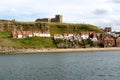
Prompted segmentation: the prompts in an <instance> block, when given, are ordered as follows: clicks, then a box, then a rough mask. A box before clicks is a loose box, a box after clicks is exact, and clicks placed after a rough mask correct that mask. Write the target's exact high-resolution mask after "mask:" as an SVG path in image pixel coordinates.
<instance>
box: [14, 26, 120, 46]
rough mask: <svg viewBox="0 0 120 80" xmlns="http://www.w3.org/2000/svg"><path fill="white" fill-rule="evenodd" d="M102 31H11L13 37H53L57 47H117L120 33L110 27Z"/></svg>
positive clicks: (119, 42)
mask: <svg viewBox="0 0 120 80" xmlns="http://www.w3.org/2000/svg"><path fill="white" fill-rule="evenodd" d="M103 31H104V32H103V33H96V32H79V33H63V34H54V35H53V36H51V34H50V31H49V30H48V31H45V32H42V31H38V30H36V31H23V30H19V31H12V37H13V38H29V37H46V38H53V40H54V43H55V45H56V46H57V47H58V48H76V47H84V48H85V47H119V46H120V33H119V32H112V28H111V27H105V29H103Z"/></svg>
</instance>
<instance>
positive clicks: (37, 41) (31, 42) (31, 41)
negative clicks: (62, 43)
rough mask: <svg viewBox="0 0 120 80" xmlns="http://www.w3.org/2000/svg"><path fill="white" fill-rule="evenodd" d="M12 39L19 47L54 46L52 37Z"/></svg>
mask: <svg viewBox="0 0 120 80" xmlns="http://www.w3.org/2000/svg"><path fill="white" fill-rule="evenodd" d="M11 41H12V42H13V43H14V44H16V45H14V47H17V48H54V47H55V45H54V44H53V40H52V38H42V37H33V38H24V39H11Z"/></svg>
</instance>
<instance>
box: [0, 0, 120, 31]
mask: <svg viewBox="0 0 120 80" xmlns="http://www.w3.org/2000/svg"><path fill="white" fill-rule="evenodd" d="M119 7H120V0H0V19H7V20H12V19H15V20H16V21H35V20H36V19H37V18H54V17H55V14H60V15H62V16H63V22H64V23H85V24H93V25H96V26H99V27H100V28H104V27H112V29H113V31H120V9H119Z"/></svg>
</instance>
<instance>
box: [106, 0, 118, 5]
mask: <svg viewBox="0 0 120 80" xmlns="http://www.w3.org/2000/svg"><path fill="white" fill-rule="evenodd" d="M108 2H111V3H117V4H120V0H108Z"/></svg>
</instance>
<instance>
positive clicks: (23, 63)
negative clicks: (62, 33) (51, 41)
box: [0, 51, 120, 80]
mask: <svg viewBox="0 0 120 80" xmlns="http://www.w3.org/2000/svg"><path fill="white" fill-rule="evenodd" d="M0 80H120V51H111V52H71V53H44V54H20V55H0Z"/></svg>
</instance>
